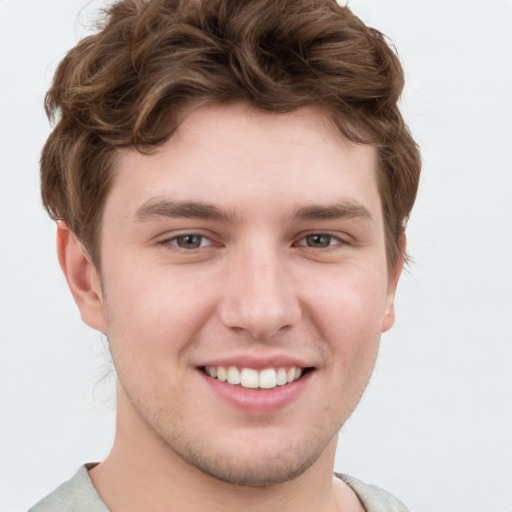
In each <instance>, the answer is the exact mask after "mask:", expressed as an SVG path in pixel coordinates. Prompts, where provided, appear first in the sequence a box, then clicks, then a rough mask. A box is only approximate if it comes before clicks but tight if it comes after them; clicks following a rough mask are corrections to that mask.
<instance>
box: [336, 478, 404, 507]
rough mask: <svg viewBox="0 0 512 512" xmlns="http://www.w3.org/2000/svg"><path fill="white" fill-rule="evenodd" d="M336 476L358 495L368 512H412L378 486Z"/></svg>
mask: <svg viewBox="0 0 512 512" xmlns="http://www.w3.org/2000/svg"><path fill="white" fill-rule="evenodd" d="M336 476H337V477H338V478H340V479H341V480H343V481H344V482H345V483H346V484H347V485H348V486H349V487H350V488H351V489H352V490H353V491H354V492H355V493H356V495H357V497H358V498H359V501H361V503H362V504H363V505H364V507H365V510H366V512H410V511H409V509H408V508H407V507H406V506H405V505H404V504H403V503H402V502H401V501H400V500H398V499H397V498H395V497H394V496H393V495H392V494H390V493H389V492H387V491H385V490H384V489H381V488H380V487H377V486H376V485H370V484H365V483H364V482H361V480H358V479H357V478H354V477H352V476H348V475H342V474H339V473H336Z"/></svg>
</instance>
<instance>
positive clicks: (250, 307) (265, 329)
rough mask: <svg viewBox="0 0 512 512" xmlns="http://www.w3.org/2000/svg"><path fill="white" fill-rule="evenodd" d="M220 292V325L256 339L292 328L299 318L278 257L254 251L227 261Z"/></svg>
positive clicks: (293, 291)
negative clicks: (225, 274)
mask: <svg viewBox="0 0 512 512" xmlns="http://www.w3.org/2000/svg"><path fill="white" fill-rule="evenodd" d="M222 293H223V297H222V300H221V302H220V305H219V317H220V320H221V322H222V323H223V324H224V325H225V326H226V327H228V328H229V329H232V330H236V331H240V332H246V333H249V334H250V335H251V336H252V337H254V338H256V339H264V338H269V337H271V336H273V335H275V334H278V333H279V332H281V331H284V330H285V329H287V328H290V327H292V326H294V325H296V324H297V322H298V321H299V320H300V318H301V315H302V312H301V306H300V301H299V298H298V296H297V293H296V283H294V280H293V279H292V277H291V275H290V273H289V272H288V271H287V269H286V265H285V264H284V262H283V261H282V258H280V256H279V255H278V254H269V253H267V252H265V251H256V252H251V254H245V255H240V256H239V257H238V258H237V259H236V261H230V263H229V268H228V274H227V279H226V280H225V281H224V286H223V289H222Z"/></svg>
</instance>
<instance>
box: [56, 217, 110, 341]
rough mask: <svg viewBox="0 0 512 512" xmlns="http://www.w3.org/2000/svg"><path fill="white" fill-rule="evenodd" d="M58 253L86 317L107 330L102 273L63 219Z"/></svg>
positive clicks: (58, 229)
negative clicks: (103, 303) (101, 280)
mask: <svg viewBox="0 0 512 512" xmlns="http://www.w3.org/2000/svg"><path fill="white" fill-rule="evenodd" d="M57 254H58V256H59V263H60V267H61V268H62V272H64V276H65V277H66V281H67V282H68V286H69V289H70V290H71V293H72V295H73V298H74V299H75V302H76V305H77V306H78V309H79V311H80V316H81V317H82V320H83V321H84V322H85V323H86V324H87V325H88V326H90V327H92V328H93V329H97V330H98V331H101V332H103V333H104V332H106V322H105V318H104V313H103V307H102V302H103V299H102V293H101V282H100V277H99V274H98V272H97V270H96V268H95V267H94V265H93V264H92V262H91V260H90V258H89V256H88V254H87V253H86V252H85V249H83V247H82V246H81V244H80V243H79V242H78V240H77V239H76V238H75V236H74V235H73V233H72V232H71V231H70V230H69V228H68V226H67V225H66V223H64V222H62V221H59V222H58V223H57Z"/></svg>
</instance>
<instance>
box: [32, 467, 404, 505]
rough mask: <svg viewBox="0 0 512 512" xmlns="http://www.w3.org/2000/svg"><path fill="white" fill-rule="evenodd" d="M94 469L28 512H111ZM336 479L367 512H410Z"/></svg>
mask: <svg viewBox="0 0 512 512" xmlns="http://www.w3.org/2000/svg"><path fill="white" fill-rule="evenodd" d="M93 466H94V464H85V465H84V466H82V467H81V468H80V469H79V470H78V472H77V473H76V474H75V476H73V478H71V480H68V481H67V482H65V483H63V484H62V485H61V486H59V487H58V488H57V489H55V491H53V492H52V493H51V494H50V495H49V496H47V497H46V498H44V499H42V500H41V501H40V502H39V503H38V504H37V505H35V506H34V507H32V508H31V509H30V510H29V512H109V509H108V508H107V506H106V505H105V503H103V501H101V498H100V497H99V495H98V493H97V492H96V489H95V488H94V485H93V484H92V482H91V479H90V478H89V473H88V472H87V470H88V469H90V468H91V467H93ZM336 476H337V477H338V478H340V479H341V480H343V481H344V482H345V483H346V484H347V485H348V486H349V487H350V488H351V489H352V490H353V491H354V492H355V493H356V495H357V497H358V498H359V500H360V501H361V503H362V504H363V506H364V508H365V510H366V512H409V510H408V509H407V507H406V506H405V505H404V504H403V503H402V502H401V501H399V500H397V499H396V498H395V497H394V496H393V495H392V494H389V493H388V492H387V491H385V490H384V489H381V488H380V487H377V486H375V485H368V484H365V483H363V482H361V481H360V480H358V479H357V478H353V477H351V476H347V475H341V474H336Z"/></svg>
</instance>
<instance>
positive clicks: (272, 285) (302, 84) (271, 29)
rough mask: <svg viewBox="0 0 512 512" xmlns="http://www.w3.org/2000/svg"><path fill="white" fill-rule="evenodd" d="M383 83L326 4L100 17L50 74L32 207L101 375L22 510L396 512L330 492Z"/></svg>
mask: <svg viewBox="0 0 512 512" xmlns="http://www.w3.org/2000/svg"><path fill="white" fill-rule="evenodd" d="M402 86H403V76H402V71H401V67H400V64H399V61H398V59H397V57H396V56H395V54H394V53H393V52H392V51H391V50H390V48H389V47H388V46H387V45H386V43H385V41H384V38H383V36H382V35H381V34H380V33H379V32H377V31H375V30H373V29H370V28H368V27H366V26H365V25H364V24H362V22H361V21H360V20H358V19H357V18H356V17H355V16H354V15H353V14H352V13H351V12H350V11H349V10H348V9H347V8H342V7H340V6H338V5H337V4H336V3H335V2H333V1H331V0H315V1H311V0H304V1H301V0H293V1H292V0H289V1H280V2H275V1H274V0H250V1H246V2H240V1H234V0H232V1H230V0H181V1H171V0H158V1H144V0H124V1H121V2H118V3H115V4H114V5H112V7H110V8H109V10H108V11H107V13H106V15H105V21H104V23H103V25H102V26H101V28H100V31H99V32H98V33H97V34H96V35H93V36H91V37H88V38H86V39H84V40H83V41H81V42H80V43H79V44H78V45H77V46H76V47H75V48H74V49H72V50H71V51H70V52H69V53H68V55H67V56H66V57H65V59H64V60H63V62H62V63H61V65H60V67H59V69H58V71H57V73H56V75H55V79H54V83H53V86H52V88H51V89H50V91H49V93H48V97H47V110H48V112H49V114H50V116H56V117H57V118H58V122H57V125H56V127H55V129H54V131H53V132H52V134H51V135H50V137H49V139H48V141H47V143H46V146H45V148H44V150H43V155H42V160H41V176H42V195H43V202H44V204H45V207H46V208H47V210H48V211H49V213H50V215H51V216H52V217H53V218H54V219H56V220H58V229H57V238H58V255H59V261H60V264H61V267H62V269H63V272H64V274H65V276H66V279H67V281H68V284H69V287H70V289H71V292H72V294H73V297H74V299H75V301H76V303H77V305H78V307H79V310H80V313H81V316H82V319H83V320H84V322H86V323H87V324H88V325H90V326H92V327H94V328H95V329H97V330H99V331H101V332H103V333H105V334H106V336H107V338H108V341H109V346H110V350H111V352H112V358H113V361H114V365H115V368H116V372H117V376H118V386H117V427H116V438H115V441H114V445H113V448H112V451H111V452H110V454H109V455H108V457H107V458H106V459H105V460H104V461H103V462H101V463H99V464H88V465H85V466H84V467H82V468H81V469H80V470H79V472H78V473H77V474H76V475H75V476H74V477H73V478H72V480H70V481H69V482H67V483H65V484H63V485H62V486H61V487H60V488H59V489H57V490H56V491H55V492H54V493H52V494H51V495H50V496H49V497H47V498H45V499H44V500H43V501H42V502H40V503H39V504H38V505H36V506H35V507H34V508H33V509H32V510H33V511H34V512H43V511H64V510H66V511H68V510H73V511H77V512H78V511H103V512H105V511H108V510H112V511H117V510H119V511H120V510H122V511H123V512H131V511H140V510H144V511H146V510H148V511H154V512H159V511H169V510H172V511H176V512H180V511H189V510H194V511H199V512H200V511H203V510H204V511H216V510H222V511H227V510H245V511H260V510H279V511H281V510H294V511H304V512H306V511H315V512H328V511H362V510H366V511H368V512H372V511H384V510H385V511H405V510H406V508H405V507H404V506H403V505H402V504H401V503H400V502H399V501H398V500H397V499H396V498H394V497H392V496H391V495H390V494H388V493H386V492H385V491H383V490H381V489H378V488H376V487H374V486H369V485H366V484H363V483H362V482H360V481H358V480H356V479H354V478H352V477H348V476H345V475H333V464H334V454H335V449H336V443H337V436H338V431H339V429H340V428H341V426H342V425H343V423H344V422H345V421H346V420H347V418H348V417H349V416H350V414H351V412H352V411H353V409H354V408H355V407H356V405H357V403H358V402H359V399H360V397H361V395H362V393H363V391H364V389H365V387H366V385H367V383H368V380H369V377H370V374H371V372H372V369H373V366H374V362H375V358H376V355H377V351H378V346H379V339H380V335H381V333H382V332H384V331H386V330H388V329H389V328H390V327H391V326H392V324H393V321H394V311H393V301H394V295H395V290H396V285H397V281H398V278H399V275H400V271H401V268H402V265H403V262H404V258H405V235H404V226H405V221H406V219H407V217H408V215H409V213H410V211H411V208H412V205H413V203H414V198H415V194H416V190H417V184H418V177H419V170H420V159H419V153H418V150H417V147H416V144H415V143H414V141H413V140H412V138H411V137H410V135H409V133H408V131H407V129H406V126H405V124H404V122H403V120H402V117H401V115H400V113H399V111H398V108H397V100H398V97H399V95H400V92H401V90H402Z"/></svg>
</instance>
